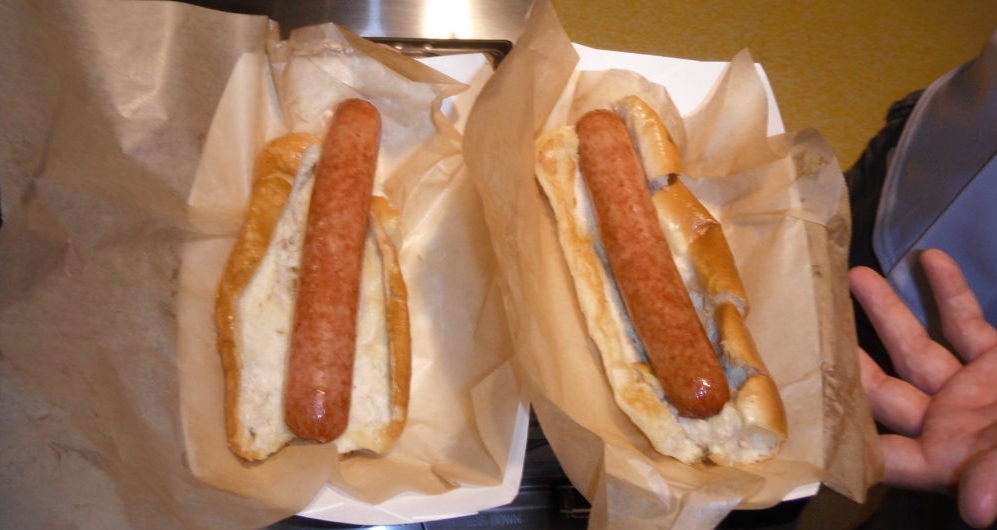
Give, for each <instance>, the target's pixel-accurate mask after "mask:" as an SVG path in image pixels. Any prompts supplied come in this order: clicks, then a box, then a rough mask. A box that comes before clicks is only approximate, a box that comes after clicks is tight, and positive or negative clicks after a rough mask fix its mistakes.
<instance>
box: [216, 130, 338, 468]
mask: <svg viewBox="0 0 997 530" xmlns="http://www.w3.org/2000/svg"><path fill="white" fill-rule="evenodd" d="M318 141H319V140H318V138H316V137H314V136H312V135H310V134H304V133H292V134H288V135H286V136H281V137H280V138H277V139H275V140H273V141H271V142H269V143H268V144H267V145H266V146H264V148H263V150H262V151H261V152H260V154H259V155H258V156H257V159H256V167H255V168H254V172H253V184H252V191H251V192H250V197H249V203H248V206H247V208H246V213H245V215H244V217H243V223H242V227H241V229H240V230H239V235H238V236H237V237H236V241H235V245H234V246H233V247H232V252H231V254H230V255H229V259H228V263H227V264H226V265H225V270H224V272H223V273H222V279H221V281H220V282H219V286H218V297H217V298H216V299H215V324H216V328H217V330H218V338H217V340H218V351H219V353H220V354H221V357H222V365H223V368H224V371H225V403H226V405H225V432H226V435H227V437H228V440H229V446H230V447H231V448H232V450H233V451H234V452H235V453H236V454H237V455H239V456H241V457H243V458H246V459H250V460H253V459H258V458H263V457H265V456H266V455H263V456H261V455H259V454H256V453H254V452H253V451H251V450H249V449H247V448H246V446H245V444H244V440H242V439H241V438H240V437H239V435H238V429H237V421H238V420H237V419H236V415H235V411H236V401H237V400H238V399H239V372H240V370H241V368H242V367H241V365H240V363H239V361H238V358H237V355H236V351H235V338H234V329H233V322H234V319H235V300H236V298H237V297H238V295H239V293H240V292H242V290H243V288H244V287H245V286H246V284H247V283H248V282H249V279H250V278H251V277H252V276H253V273H254V272H255V271H256V268H257V266H258V265H259V263H260V260H262V259H263V255H264V254H265V253H266V249H267V245H269V243H270V237H271V234H272V233H273V229H274V226H275V225H276V224H277V219H278V217H279V216H280V212H281V210H282V209H283V208H284V203H286V202H287V198H288V196H289V195H290V193H291V183H292V181H293V180H294V175H295V172H296V171H297V168H298V162H300V160H301V155H302V154H304V152H305V150H306V149H307V148H308V147H309V146H311V145H313V144H317V143H318Z"/></svg>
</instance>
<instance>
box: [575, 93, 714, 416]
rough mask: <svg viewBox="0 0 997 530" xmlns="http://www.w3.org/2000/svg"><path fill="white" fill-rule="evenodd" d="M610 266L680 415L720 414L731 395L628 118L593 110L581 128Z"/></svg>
mask: <svg viewBox="0 0 997 530" xmlns="http://www.w3.org/2000/svg"><path fill="white" fill-rule="evenodd" d="M575 129H576V131H577V133H578V139H579V145H578V158H579V162H580V166H581V171H582V175H583V176H584V178H585V182H586V184H588V189H589V192H590V193H591V195H592V204H593V206H594V208H595V212H596V219H597V220H598V225H599V232H600V235H601V236H602V245H603V248H605V250H606V256H607V257H608V260H609V265H610V269H611V270H612V272H613V277H614V278H615V279H616V285H617V287H618V288H619V290H620V294H621V295H622V297H623V302H624V304H625V305H626V307H627V313H628V314H629V315H630V320H631V321H632V322H633V324H634V328H635V329H636V331H637V335H638V336H639V337H640V340H641V342H642V343H643V344H644V349H645V350H646V351H647V356H648V359H649V361H650V364H651V369H652V371H653V372H654V374H655V377H657V378H658V380H659V381H661V384H662V386H664V390H665V395H666V396H667V397H668V401H669V402H670V403H671V404H672V405H673V406H675V408H676V409H678V411H679V414H681V415H683V416H690V417H694V418H705V417H708V416H712V415H714V414H716V413H718V412H720V409H721V408H723V405H724V403H725V402H726V401H727V399H728V397H729V390H728V388H727V381H726V380H725V379H724V374H723V368H721V366H720V361H719V359H718V358H717V356H716V355H715V354H714V353H713V347H712V346H711V345H710V341H709V339H707V338H706V331H705V330H704V328H703V325H702V324H701V323H700V322H699V317H698V316H697V315H696V310H695V309H694V308H693V307H692V301H691V300H690V299H689V293H688V292H687V291H686V289H685V286H684V285H683V284H682V279H681V278H680V277H679V272H678V269H677V268H676V267H675V262H674V261H673V260H672V254H671V251H670V250H669V249H668V243H667V242H666V241H665V234H664V232H663V231H662V229H661V226H660V225H659V224H658V218H657V215H656V212H655V210H654V205H653V204H652V203H651V197H650V195H649V194H648V193H647V179H646V178H645V177H644V172H643V170H642V169H641V165H640V160H638V158H637V153H636V151H635V150H634V147H633V144H632V143H631V141H630V136H629V135H628V134H627V129H626V126H625V125H624V123H623V120H621V119H620V118H619V116H617V115H616V114H614V113H613V112H610V111H608V110H593V111H590V112H589V113H588V114H585V115H584V116H582V118H581V119H580V120H578V124H577V125H576V126H575Z"/></svg>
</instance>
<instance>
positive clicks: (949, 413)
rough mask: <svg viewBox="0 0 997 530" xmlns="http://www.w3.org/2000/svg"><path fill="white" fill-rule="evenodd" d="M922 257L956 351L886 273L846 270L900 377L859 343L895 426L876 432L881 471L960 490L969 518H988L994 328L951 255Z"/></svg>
mask: <svg viewBox="0 0 997 530" xmlns="http://www.w3.org/2000/svg"><path fill="white" fill-rule="evenodd" d="M921 264H922V266H923V267H924V270H925V273H926V274H927V277H928V282H929V284H930V285H931V290H932V292H933V294H934V297H935V300H936V303H937V304H938V309H939V313H940V316H941V324H942V333H943V334H944V336H945V339H946V340H947V341H948V342H949V343H950V344H951V345H952V348H953V350H954V351H955V353H956V354H958V357H956V355H954V354H953V353H952V352H950V351H949V350H948V349H947V348H946V347H944V346H942V345H941V344H939V343H937V342H935V341H933V340H932V339H931V338H930V337H929V336H928V334H927V333H926V332H925V330H924V328H922V327H921V324H920V322H918V320H917V319H916V318H915V317H914V315H913V314H912V313H911V312H910V310H909V309H908V308H907V306H905V305H904V303H903V302H902V301H901V300H900V299H899V298H898V297H897V295H896V294H895V293H894V292H893V290H892V289H891V288H890V286H889V284H887V283H886V281H885V280H884V279H883V277H882V276H880V275H879V274H877V273H876V272H874V271H872V270H871V269H868V268H865V267H856V268H855V269H852V271H851V273H850V280H851V288H852V292H853V293H854V294H855V297H856V298H857V299H858V300H859V303H860V304H862V307H863V308H864V309H865V311H866V313H867V314H868V315H869V319H870V321H871V322H872V324H873V327H875V329H876V333H877V334H878V335H879V337H880V339H882V341H883V345H884V346H885V347H886V350H887V352H888V353H889V355H890V359H892V361H893V365H894V367H895V368H896V371H897V374H898V375H899V376H900V377H902V378H903V379H897V378H894V377H890V376H888V375H886V374H885V373H884V372H883V370H882V369H881V368H880V367H879V366H878V365H877V364H876V363H875V361H873V360H872V359H871V358H870V357H869V356H868V354H866V352H864V351H861V350H860V352H859V354H860V361H861V368H862V387H863V388H864V389H865V392H866V395H867V396H868V398H869V404H870V406H871V407H872V411H873V415H874V416H875V417H876V420H877V421H879V422H880V423H881V424H883V425H885V426H886V427H887V428H889V429H892V430H893V431H894V432H896V433H898V434H885V435H882V436H880V442H881V444H882V448H883V453H884V457H885V467H886V471H885V478H884V480H885V482H886V483H888V484H892V485H895V486H900V487H906V488H915V489H923V490H933V491H954V492H956V493H957V495H958V499H959V511H960V513H961V515H962V517H963V519H964V520H965V521H966V522H967V523H968V524H970V525H972V526H975V527H984V526H987V525H989V524H992V523H993V522H994V520H995V518H997V330H995V329H994V327H993V326H992V325H990V324H988V323H987V322H986V321H985V320H984V319H983V313H982V311H981V309H980V305H979V303H978V302H977V301H976V297H975V296H974V295H973V293H972V291H970V289H969V286H968V285H967V284H966V280H965V279H964V278H963V276H962V271H961V270H960V269H959V266H958V265H957V264H956V263H955V261H953V260H952V258H950V257H949V256H948V255H947V254H945V253H944V252H942V251H940V250H934V249H932V250H926V251H924V252H923V253H922V254H921ZM995 280H997V279H995ZM960 358H961V361H960Z"/></svg>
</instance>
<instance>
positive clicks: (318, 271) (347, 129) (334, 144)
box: [284, 99, 381, 442]
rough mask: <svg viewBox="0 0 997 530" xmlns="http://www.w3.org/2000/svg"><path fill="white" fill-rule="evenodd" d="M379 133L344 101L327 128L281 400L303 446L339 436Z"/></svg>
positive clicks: (369, 108) (362, 104) (368, 115)
mask: <svg viewBox="0 0 997 530" xmlns="http://www.w3.org/2000/svg"><path fill="white" fill-rule="evenodd" d="M380 132H381V121H380V115H379V114H378V113H377V109H375V108H374V106H373V105H371V104H370V103H367V102H366V101H362V100H359V99H350V100H346V101H344V102H343V103H341V104H340V105H339V108H337V109H336V114H335V116H334V117H333V119H332V125H330V126H329V132H328V134H327V135H326V139H325V144H324V146H323V148H322V158H321V160H320V161H319V166H318V171H317V173H316V175H315V184H314V188H313V190H312V201H311V207H310V208H309V211H308V223H307V225H306V229H305V247H304V251H303V253H302V256H301V269H300V276H299V291H298V299H297V304H296V305H295V311H294V330H293V332H292V334H291V356H290V361H289V365H288V369H287V385H286V389H285V392H286V396H285V398H284V409H285V412H284V414H285V421H286V422H287V425H288V427H289V428H290V429H291V431H292V432H294V434H296V435H297V436H298V437H299V438H303V439H306V440H312V441H316V442H328V441H329V440H332V439H335V438H337V437H338V436H339V435H340V434H342V433H343V431H344V430H346V423H347V420H348V412H349V406H350V393H351V389H352V382H353V351H354V346H355V343H356V321H357V318H356V315H357V299H358V296H359V290H360V268H361V263H362V261H363V247H364V238H365V236H366V234H367V219H368V217H369V215H370V213H369V212H370V198H371V191H372V188H373V185H374V170H375V167H376V164H377V150H378V143H379V140H380Z"/></svg>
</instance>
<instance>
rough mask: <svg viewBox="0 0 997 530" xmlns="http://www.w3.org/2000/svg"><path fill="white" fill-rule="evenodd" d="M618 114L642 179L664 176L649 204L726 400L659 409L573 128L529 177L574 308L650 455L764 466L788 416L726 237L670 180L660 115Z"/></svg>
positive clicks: (554, 138) (634, 106)
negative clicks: (712, 353)
mask: <svg viewBox="0 0 997 530" xmlns="http://www.w3.org/2000/svg"><path fill="white" fill-rule="evenodd" d="M634 99H636V98H634ZM620 110H621V114H622V115H623V117H624V119H625V121H626V122H627V124H628V129H629V130H630V133H631V135H632V138H633V139H634V142H635V145H636V146H637V148H638V151H639V153H640V155H641V158H642V162H643V164H644V166H645V171H646V173H647V174H648V176H649V177H652V176H657V175H664V176H665V179H666V180H665V184H666V185H665V186H664V187H663V188H662V189H661V190H659V191H658V192H656V193H655V195H654V197H653V202H654V205H655V208H656V209H657V211H658V218H659V221H660V222H661V224H662V228H663V229H664V231H665V233H666V237H667V239H668V243H669V247H670V248H671V249H672V252H673V254H674V258H675V261H676V265H677V266H678V268H679V270H680V272H681V274H682V276H683V281H684V282H685V284H686V287H687V289H689V290H690V295H691V298H692V300H693V303H694V304H695V305H696V308H697V312H698V313H699V315H700V319H701V321H702V322H703V324H704V326H705V327H706V328H707V330H708V334H709V336H710V339H711V341H712V342H713V344H714V347H715V348H716V350H717V351H718V353H719V354H720V357H721V361H722V362H723V364H724V369H725V375H726V377H727V381H728V383H729V385H730V388H731V392H732V396H731V399H730V400H729V401H728V402H727V404H726V405H725V406H724V408H723V409H722V411H721V412H720V413H719V414H716V415H714V416H711V417H709V418H705V419H691V418H682V417H679V416H678V415H677V414H676V412H675V409H674V407H672V406H671V405H669V404H668V403H667V402H666V401H665V399H664V393H663V391H662V389H661V384H660V383H659V382H658V380H657V379H656V378H655V377H654V376H653V374H652V373H651V370H650V368H649V367H648V365H647V361H646V356H645V354H644V353H643V352H642V351H641V349H640V346H639V344H640V341H639V340H638V338H637V336H636V333H635V332H634V331H633V328H632V325H631V324H630V322H629V320H628V318H627V312H626V308H625V307H624V305H623V302H622V300H621V299H620V296H619V294H618V293H617V292H616V288H615V286H614V282H613V278H612V275H611V272H610V269H609V267H608V266H607V264H606V262H605V260H603V259H601V256H603V255H604V251H603V249H602V246H601V242H600V241H599V235H598V234H599V231H598V227H597V226H596V221H595V215H594V214H593V212H592V206H591V204H590V199H589V194H588V190H587V188H586V187H585V183H584V179H583V178H582V177H581V175H580V173H579V170H578V155H577V149H578V138H577V136H576V135H575V132H574V129H573V128H572V127H562V128H560V129H556V130H552V131H548V132H546V133H544V134H543V135H541V137H540V138H539V139H538V140H537V142H536V165H535V167H536V175H537V179H538V181H539V182H540V185H541V187H542V188H543V190H544V193H545V195H546V196H547V199H548V201H549V203H550V205H551V209H552V210H553V213H554V217H555V221H556V224H557V231H558V241H559V243H560V246H561V250H562V253H563V255H564V257H565V261H566V263H567V265H568V270H569V271H570V273H571V275H572V278H573V280H574V285H575V292H576V295H577V297H578V301H579V306H580V308H581V310H582V313H583V316H584V318H585V321H586V325H587V328H588V332H589V335H590V336H591V338H592V340H593V342H594V343H595V345H596V347H597V348H598V350H599V353H600V356H601V359H602V363H603V368H604V370H605V372H606V377H607V379H608V381H609V384H610V387H611V388H612V391H613V396H614V398H615V400H616V403H617V405H618V406H619V407H620V409H621V410H622V411H623V412H624V413H625V414H626V415H627V416H628V417H629V418H630V419H631V421H633V422H634V424H635V425H637V427H638V428H639V429H640V430H641V431H642V432H643V433H644V434H645V435H646V436H647V438H648V440H649V441H650V442H651V444H652V446H653V447H654V448H655V449H656V450H657V451H659V452H661V453H663V454H666V455H670V456H673V457H675V458H677V459H679V460H681V461H683V462H687V463H694V462H699V461H702V460H703V459H709V460H711V461H713V462H716V463H719V464H723V465H734V464H742V463H748V462H755V461H759V460H764V459H766V458H770V457H771V456H772V455H774V454H775V452H776V451H777V450H778V448H779V446H780V445H781V443H782V442H783V441H784V440H785V436H786V422H785V413H784V412H783V407H782V401H781V399H780V398H779V394H778V389H777V388H776V386H775V384H774V383H773V381H772V379H771V378H770V377H769V376H768V373H767V371H766V370H765V366H764V364H763V363H762V361H761V359H760V357H759V356H758V353H757V351H756V349H755V346H754V342H753V341H752V339H751V336H750V333H749V332H748V329H747V327H746V326H745V325H744V321H743V319H742V312H743V311H746V310H747V303H746V297H745V294H744V288H743V286H742V284H741V280H740V277H739V275H738V274H737V269H736V267H735V265H734V261H733V257H732V256H731V254H730V250H729V249H728V247H727V244H726V240H725V239H724V236H723V231H722V229H721V227H720V225H719V224H718V223H717V221H716V220H715V219H714V218H713V217H712V216H711V215H710V214H709V212H708V211H707V210H706V208H705V207H703V205H702V204H700V203H699V201H698V200H696V198H695V197H694V196H693V195H692V193H691V192H689V190H688V189H687V188H686V187H685V186H684V185H682V183H681V181H680V180H679V179H678V178H677V177H675V176H674V175H675V174H676V173H678V172H679V171H681V166H680V164H679V161H678V153H677V150H676V149H675V147H674V145H673V144H672V142H671V140H670V137H669V136H668V133H667V131H666V130H665V128H664V126H663V125H661V122H660V119H658V117H657V114H656V113H654V111H653V110H652V109H650V108H649V107H647V106H646V104H644V103H643V102H642V101H640V100H636V101H633V100H631V99H630V98H628V99H627V100H625V101H624V102H622V103H621V105H620ZM668 175H673V176H672V177H671V178H669V177H668ZM652 178H653V177H652Z"/></svg>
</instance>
